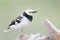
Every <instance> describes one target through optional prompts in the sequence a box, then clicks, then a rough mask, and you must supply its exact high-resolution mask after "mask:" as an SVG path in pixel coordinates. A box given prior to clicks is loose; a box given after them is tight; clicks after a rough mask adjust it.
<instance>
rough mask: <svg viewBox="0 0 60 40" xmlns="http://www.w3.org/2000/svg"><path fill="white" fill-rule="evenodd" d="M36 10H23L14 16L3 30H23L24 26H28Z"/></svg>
mask: <svg viewBox="0 0 60 40" xmlns="http://www.w3.org/2000/svg"><path fill="white" fill-rule="evenodd" d="M37 12H38V11H37V10H33V9H27V10H25V11H23V13H22V14H21V15H19V16H18V17H16V18H15V19H14V20H12V22H11V23H10V24H9V26H8V28H7V29H6V30H3V32H9V31H10V29H15V30H19V29H20V30H21V31H22V32H23V30H24V28H26V27H28V26H29V25H30V24H31V22H32V20H33V14H35V13H37Z"/></svg>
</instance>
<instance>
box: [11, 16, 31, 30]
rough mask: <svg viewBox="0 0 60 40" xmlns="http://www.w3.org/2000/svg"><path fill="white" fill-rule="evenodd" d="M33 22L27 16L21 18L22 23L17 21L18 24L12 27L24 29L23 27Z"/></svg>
mask: <svg viewBox="0 0 60 40" xmlns="http://www.w3.org/2000/svg"><path fill="white" fill-rule="evenodd" d="M30 23H31V22H30V21H29V20H28V19H27V18H26V17H23V19H22V20H21V22H20V23H16V25H12V26H11V28H14V29H16V30H17V29H20V28H21V29H22V28H26V27H28V26H29V24H30Z"/></svg>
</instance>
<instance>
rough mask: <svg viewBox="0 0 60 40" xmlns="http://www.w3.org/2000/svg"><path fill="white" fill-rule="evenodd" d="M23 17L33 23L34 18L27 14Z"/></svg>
mask: <svg viewBox="0 0 60 40" xmlns="http://www.w3.org/2000/svg"><path fill="white" fill-rule="evenodd" d="M23 16H25V17H26V18H27V19H28V20H29V21H32V19H33V17H32V16H30V15H28V14H26V13H25V12H24V13H23Z"/></svg>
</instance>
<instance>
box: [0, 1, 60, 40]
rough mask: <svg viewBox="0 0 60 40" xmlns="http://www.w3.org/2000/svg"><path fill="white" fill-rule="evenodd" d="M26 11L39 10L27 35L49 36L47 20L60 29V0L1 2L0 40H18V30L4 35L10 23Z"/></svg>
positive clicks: (26, 30)
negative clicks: (45, 23)
mask: <svg viewBox="0 0 60 40" xmlns="http://www.w3.org/2000/svg"><path fill="white" fill-rule="evenodd" d="M26 9H34V10H38V11H39V12H38V13H37V14H34V16H33V17H34V20H33V22H32V24H31V25H30V26H29V28H28V29H25V33H27V34H30V33H37V32H40V33H41V34H42V35H47V28H46V27H45V25H44V20H45V18H47V19H49V20H50V21H51V22H52V23H54V24H55V25H56V27H57V28H59V29H60V0H0V40H16V37H17V36H18V33H17V31H16V30H14V31H10V32H8V33H4V32H3V30H4V29H6V28H7V27H8V25H9V24H10V22H11V21H12V20H13V19H15V18H16V17H17V16H18V15H20V14H21V13H22V12H23V11H24V10H26Z"/></svg>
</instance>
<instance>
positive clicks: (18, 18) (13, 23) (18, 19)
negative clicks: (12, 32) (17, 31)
mask: <svg viewBox="0 0 60 40" xmlns="http://www.w3.org/2000/svg"><path fill="white" fill-rule="evenodd" d="M22 18H23V17H21V16H18V17H17V18H16V19H15V20H13V21H12V22H11V24H10V25H9V26H12V25H15V24H16V22H17V23H20V22H21V19H22Z"/></svg>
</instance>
